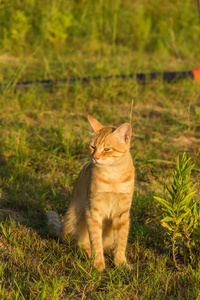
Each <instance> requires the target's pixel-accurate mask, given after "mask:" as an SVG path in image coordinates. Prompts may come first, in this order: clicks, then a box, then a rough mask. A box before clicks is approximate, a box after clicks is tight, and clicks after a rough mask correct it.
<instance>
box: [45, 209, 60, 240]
mask: <svg viewBox="0 0 200 300" xmlns="http://www.w3.org/2000/svg"><path fill="white" fill-rule="evenodd" d="M47 220H48V222H47V225H48V230H49V233H51V234H53V235H54V236H57V237H58V238H61V237H62V223H61V221H60V219H59V216H58V214H57V213H56V212H55V211H52V210H50V211H48V213H47Z"/></svg>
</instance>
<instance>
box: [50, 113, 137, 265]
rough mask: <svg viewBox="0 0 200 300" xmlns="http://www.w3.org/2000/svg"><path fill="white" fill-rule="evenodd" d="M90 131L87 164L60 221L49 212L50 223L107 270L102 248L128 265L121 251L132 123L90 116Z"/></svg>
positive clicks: (129, 195)
mask: <svg viewBox="0 0 200 300" xmlns="http://www.w3.org/2000/svg"><path fill="white" fill-rule="evenodd" d="M88 120H89V123H90V125H91V127H92V129H93V131H94V134H93V137H92V140H91V143H90V151H91V157H90V160H89V162H88V163H87V164H86V165H85V166H84V167H83V169H82V170H81V172H80V174H79V176H78V179H77V182H76V184H75V186H74V190H73V193H72V198H71V202H70V205H69V208H68V210H67V212H66V214H65V217H64V222H63V227H62V233H61V223H60V221H59V218H58V215H57V214H56V213H55V212H48V215H47V216H48V220H49V221H48V226H49V228H51V229H52V230H53V231H54V232H56V233H57V235H58V236H59V235H61V236H62V239H63V241H65V240H66V239H68V238H70V239H71V240H72V241H73V244H74V245H80V246H81V247H82V248H83V249H84V250H85V251H86V252H87V254H88V256H89V257H93V256H94V265H95V267H98V268H99V269H100V270H103V269H104V268H105V262H104V252H105V251H109V250H110V249H113V250H114V261H115V264H116V265H117V266H118V265H120V264H125V265H128V264H127V262H126V256H125V250H126V244H127V237H128V231H129V211H130V207H131V202H132V195H133V189H134V166H133V163H132V158H131V155H130V151H129V149H130V138H131V126H130V125H129V124H128V123H125V124H122V125H121V126H120V127H118V128H117V129H116V128H112V127H105V126H103V125H102V124H101V123H99V122H98V121H97V120H95V119H94V118H93V117H91V116H88Z"/></svg>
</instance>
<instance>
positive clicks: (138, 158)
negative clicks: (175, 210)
mask: <svg viewBox="0 0 200 300" xmlns="http://www.w3.org/2000/svg"><path fill="white" fill-rule="evenodd" d="M199 48H200V24H199V16H198V10H197V1H195V0H194V1H189V0H186V1H180V0H178V1H176V3H175V2H174V1H172V0H170V1H167V0H162V1H161V0H157V1H147V0H143V1H139V0H136V1H130V0H125V1H120V0H117V1H111V0H109V1H106V0H101V1H93V0H88V1H85V0H77V1H69V0H66V1H62V0H61V1H53V0H51V1H45V0H40V1H37V0H26V1H25V0H23V1H21V0H17V1H16V0H15V1H14V0H10V1H9V2H8V1H0V70H1V72H0V84H3V85H1V94H0V222H1V223H0V224H1V230H0V261H1V265H0V283H1V285H0V298H1V299H6V300H7V299H41V300H42V299H145V300H146V299H173V300H174V299H190V300H191V299H200V259H199V252H200V249H199V246H197V247H194V248H193V249H192V250H193V254H194V257H195V259H194V260H193V261H191V260H190V257H189V255H188V253H187V249H184V247H183V246H181V247H180V251H179V250H177V261H178V265H179V268H178V269H177V268H175V265H174V262H173V257H172V250H171V240H170V237H169V235H168V232H167V230H166V228H164V227H162V226H161V222H160V221H161V219H162V217H163V210H162V205H161V204H160V203H159V202H158V201H156V200H155V199H154V196H160V197H164V196H163V195H165V190H166V184H168V183H169V182H170V180H171V178H172V172H173V170H174V169H175V168H176V159H177V155H180V156H182V154H183V153H184V152H186V153H187V154H188V156H189V157H191V161H190V164H192V163H195V167H194V170H193V171H192V173H191V177H192V181H193V183H197V185H196V188H195V191H196V194H195V200H196V201H197V202H198V203H199V201H200V154H199V151H200V85H199V83H197V82H193V81H192V80H191V79H186V80H182V81H179V82H174V83H170V84H169V83H166V82H163V81H162V80H161V79H158V80H156V81H153V82H149V83H147V84H145V85H138V84H137V83H136V82H135V80H133V79H126V80H123V79H116V78H112V79H110V80H103V79H102V80H99V81H95V80H91V82H90V83H88V84H82V83H81V82H78V81H77V82H76V83H74V84H59V85H57V86H50V87H48V88H45V87H43V86H41V85H39V84H38V85H36V86H34V85H33V86H29V87H27V88H23V87H20V88H16V83H17V81H22V80H43V79H52V80H55V79H59V78H65V77H68V76H69V77H83V76H95V75H101V76H107V75H111V74H113V75H115V74H121V73H124V74H129V73H131V72H151V71H152V72H153V71H159V72H162V71H166V70H167V71H181V70H192V69H193V68H194V67H198V66H200V52H199ZM131 107H132V116H131ZM88 114H91V115H93V116H94V117H96V118H97V119H98V120H99V121H100V122H101V123H103V124H105V125H115V126H118V125H120V124H122V123H123V122H129V121H130V120H131V124H132V130H133V137H132V143H131V153H132V157H133V161H134V165H135V167H136V187H135V193H134V197H133V205H132V209H131V226H130V233H129V241H128V246H127V257H128V260H129V262H130V263H131V264H132V266H133V270H131V271H127V270H124V269H123V268H115V266H114V264H113V261H112V257H106V265H107V268H106V270H105V271H104V272H102V273H100V272H98V271H97V270H95V269H94V268H93V266H92V263H91V262H90V261H88V259H87V257H86V255H85V254H84V253H82V251H81V249H79V250H77V251H73V250H72V249H71V248H70V245H63V244H61V243H60V242H59V241H58V240H56V239H55V238H53V237H52V236H50V235H49V234H48V232H47V226H46V212H47V211H48V210H50V209H51V210H55V211H57V212H58V213H59V215H60V217H61V219H62V218H63V216H64V213H65V211H66V209H67V206H68V203H69V199H70V193H71V191H72V187H73V183H74V181H75V180H76V177H77V175H78V173H79V171H80V169H81V167H82V166H83V164H84V163H85V162H86V161H87V159H88V154H89V152H88V142H89V138H90V132H89V126H88V122H87V115H88ZM181 251H182V252H181Z"/></svg>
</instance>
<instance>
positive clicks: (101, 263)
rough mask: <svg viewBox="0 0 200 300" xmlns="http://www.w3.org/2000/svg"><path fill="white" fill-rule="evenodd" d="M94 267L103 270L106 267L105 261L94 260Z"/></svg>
mask: <svg viewBox="0 0 200 300" xmlns="http://www.w3.org/2000/svg"><path fill="white" fill-rule="evenodd" d="M94 267H95V268H96V269H98V270H99V271H103V270H104V269H105V262H104V261H94Z"/></svg>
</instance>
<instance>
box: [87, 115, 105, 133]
mask: <svg viewBox="0 0 200 300" xmlns="http://www.w3.org/2000/svg"><path fill="white" fill-rule="evenodd" d="M88 121H89V123H90V125H91V127H92V129H93V130H94V131H95V132H97V131H99V130H101V129H102V128H103V127H104V125H102V124H101V123H99V122H98V121H97V120H96V119H95V118H93V117H92V116H90V115H88Z"/></svg>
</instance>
